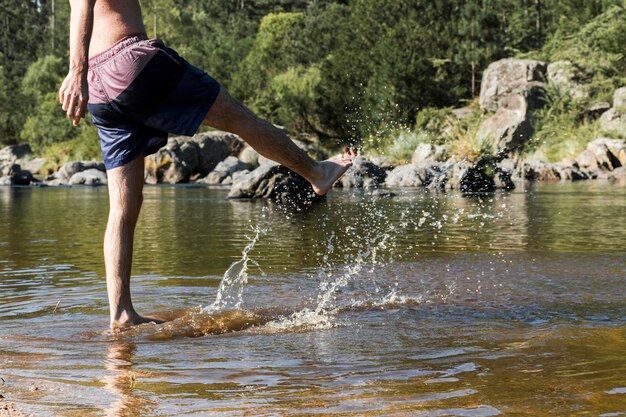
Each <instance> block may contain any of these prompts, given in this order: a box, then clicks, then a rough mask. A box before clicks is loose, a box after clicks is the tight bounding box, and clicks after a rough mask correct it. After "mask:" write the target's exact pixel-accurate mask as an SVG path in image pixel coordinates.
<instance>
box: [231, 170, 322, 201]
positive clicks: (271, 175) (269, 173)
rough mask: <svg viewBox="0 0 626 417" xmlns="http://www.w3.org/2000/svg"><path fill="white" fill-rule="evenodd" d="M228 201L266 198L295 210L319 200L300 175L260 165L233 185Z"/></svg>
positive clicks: (319, 197)
mask: <svg viewBox="0 0 626 417" xmlns="http://www.w3.org/2000/svg"><path fill="white" fill-rule="evenodd" d="M228 197H229V198H268V199H271V200H273V201H275V202H277V203H279V204H282V205H286V206H287V207H292V208H297V207H301V206H302V205H307V204H310V203H312V202H314V201H318V200H320V199H322V198H323V197H322V196H319V195H317V194H315V192H314V191H313V187H311V184H309V182H308V181H307V180H305V179H304V178H302V177H301V176H300V175H298V174H296V173H294V172H293V171H290V170H289V169H287V168H285V167H284V166H282V165H278V164H277V163H275V162H268V163H265V164H262V165H260V166H259V167H258V168H256V169H255V170H254V171H252V172H249V173H248V174H245V175H242V176H240V177H239V178H237V180H235V181H234V182H233V185H232V186H231V189H230V192H229V194H228Z"/></svg>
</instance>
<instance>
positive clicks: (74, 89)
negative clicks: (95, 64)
mask: <svg viewBox="0 0 626 417" xmlns="http://www.w3.org/2000/svg"><path fill="white" fill-rule="evenodd" d="M88 100H89V87H88V86H87V71H78V72H77V71H72V70H70V72H69V73H68V74H67V77H65V80H63V84H61V88H60V89H59V102H60V103H61V107H62V108H63V111H65V112H66V113H67V118H68V119H72V123H73V124H74V126H78V122H80V119H82V118H83V117H85V113H86V111H87V101H88Z"/></svg>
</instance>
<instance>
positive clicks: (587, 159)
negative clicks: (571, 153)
mask: <svg viewBox="0 0 626 417" xmlns="http://www.w3.org/2000/svg"><path fill="white" fill-rule="evenodd" d="M576 162H577V163H578V166H579V167H580V168H584V169H597V168H598V161H597V160H596V156H595V154H594V153H593V152H591V151H590V150H588V149H586V150H584V151H582V152H581V153H579V154H578V156H577V157H576Z"/></svg>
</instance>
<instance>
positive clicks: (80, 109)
mask: <svg viewBox="0 0 626 417" xmlns="http://www.w3.org/2000/svg"><path fill="white" fill-rule="evenodd" d="M86 112H87V103H86V102H85V101H84V100H82V99H79V101H78V105H77V106H76V112H75V113H74V117H73V120H72V123H73V124H74V126H78V122H80V119H82V118H83V117H85V113H86Z"/></svg>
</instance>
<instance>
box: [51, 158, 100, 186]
mask: <svg viewBox="0 0 626 417" xmlns="http://www.w3.org/2000/svg"><path fill="white" fill-rule="evenodd" d="M88 169H97V170H98V171H102V172H104V171H105V168H104V163H103V162H98V161H73V162H67V163H65V164H64V165H63V166H62V167H61V169H59V170H58V171H57V172H55V173H54V175H53V176H52V179H57V180H59V181H60V182H61V183H64V184H67V183H69V180H70V178H72V177H73V176H74V174H76V173H78V172H82V171H86V170H88Z"/></svg>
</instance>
